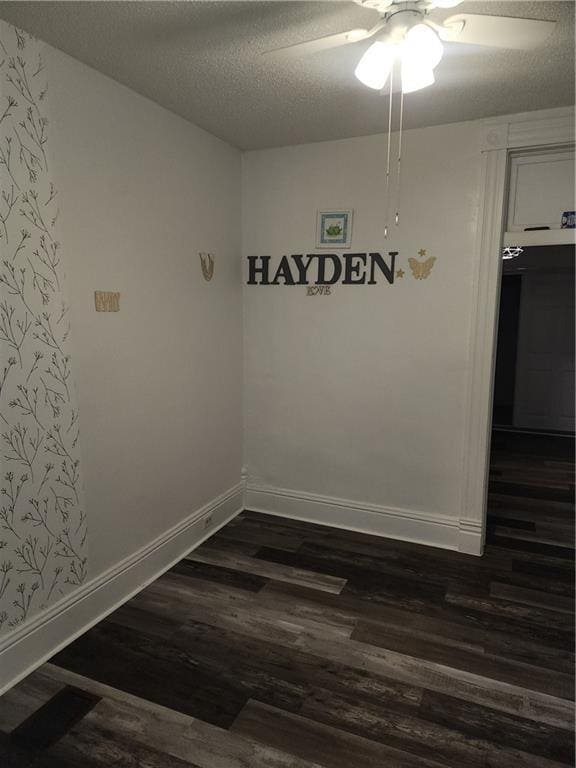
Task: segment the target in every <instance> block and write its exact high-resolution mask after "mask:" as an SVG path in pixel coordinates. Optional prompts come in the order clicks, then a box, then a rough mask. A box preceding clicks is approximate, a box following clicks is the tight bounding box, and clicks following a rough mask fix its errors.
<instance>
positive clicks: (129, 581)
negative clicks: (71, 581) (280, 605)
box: [0, 483, 244, 695]
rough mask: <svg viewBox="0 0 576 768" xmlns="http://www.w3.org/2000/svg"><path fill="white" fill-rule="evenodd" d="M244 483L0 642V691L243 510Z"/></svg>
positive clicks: (109, 611)
mask: <svg viewBox="0 0 576 768" xmlns="http://www.w3.org/2000/svg"><path fill="white" fill-rule="evenodd" d="M243 491H244V484H243V483H239V484H238V485H236V486H235V487H234V488H231V489H230V490H228V491H226V492H225V493H223V494H222V495H221V496H219V497H218V498H216V499H213V500H212V501H211V502H209V503H208V504H205V505H204V506H203V507H202V508H201V509H198V510H196V511H195V512H193V513H192V514H191V515H189V516H188V517H187V518H186V519H185V520H183V521H182V522H180V523H178V524H177V525H175V526H174V527H172V528H170V529H169V530H168V531H166V532H165V533H163V534H162V535H161V536H159V537H158V538H156V539H154V541H152V542H150V543H149V544H147V545H146V546H144V547H142V548H141V549H139V550H138V551H137V552H135V553H134V554H132V555H130V556H129V557H127V558H125V559H124V560H122V561H120V562H119V563H117V564H116V565H114V566H112V567H111V568H110V569H108V570H107V571H105V572H104V573H101V574H100V575H99V576H97V577H96V578H94V579H91V580H90V581H88V582H87V583H86V584H83V585H82V586H81V587H79V588H78V589H77V590H76V591H75V592H72V593H71V594H69V595H66V597H64V598H62V600H59V601H58V602H57V603H55V604H54V605H52V606H50V607H49V608H47V609H46V610H45V611H42V613H39V614H38V615H37V616H35V617H34V618H33V619H32V620H31V621H30V622H28V623H26V624H24V625H22V626H20V627H17V628H16V629H15V630H14V631H13V632H10V633H9V634H8V635H6V636H5V637H3V638H2V641H1V642H0V695H1V694H2V693H4V691H6V690H8V688H11V687H12V686H13V685H15V684H16V683H17V682H19V681H20V680H22V679H23V678H24V677H26V675H29V674H30V673H31V672H33V671H34V669H36V667H39V666H40V665H41V664H43V663H44V662H45V661H47V660H48V659H49V658H50V657H51V656H53V655H54V654H55V653H57V652H58V651H59V650H61V649H62V648H64V647H65V646H66V645H68V643H70V642H72V641H73V640H75V639H76V638H77V637H79V636H80V635H81V634H83V633H84V632H86V630H88V629H90V627H92V626H94V624H97V623H98V622H99V621H101V620H102V619H103V618H104V617H105V616H107V615H108V614H109V613H112V611H114V610H115V609H116V608H118V607H119V606H120V605H122V603H125V602H126V601H127V600H129V599H130V598H131V597H133V596H134V595H135V594H136V593H137V592H140V590H142V589H143V588H144V587H146V586H147V585H148V584H150V583H151V582H152V581H154V580H155V579H157V578H158V577H159V576H161V575H162V573H164V572H165V571H167V570H168V569H169V568H171V567H172V566H173V565H174V564H175V563H177V562H178V561H179V560H181V559H182V558H183V557H184V555H186V554H187V553H188V552H190V551H191V550H192V549H194V548H195V547H197V546H199V545H200V544H201V543H202V542H203V541H205V540H206V539H207V538H209V537H210V536H212V534H214V533H215V532H216V531H217V530H218V529H220V528H222V526H224V525H226V523H228V522H229V521H230V520H232V519H233V518H234V517H236V515H238V514H239V513H240V512H241V511H242V509H243Z"/></svg>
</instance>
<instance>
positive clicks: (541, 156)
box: [506, 150, 575, 235]
mask: <svg viewBox="0 0 576 768" xmlns="http://www.w3.org/2000/svg"><path fill="white" fill-rule="evenodd" d="M574 207H575V206H574V150H553V151H549V152H531V153H528V154H522V155H516V156H513V157H512V158H511V161H510V194H509V203H508V219H507V226H506V231H507V233H512V232H522V231H523V230H525V229H526V228H527V227H549V228H550V229H551V230H559V229H560V225H561V220H562V213H563V212H564V211H573V210H574ZM572 231H573V230H572ZM565 234H566V235H568V234H569V233H565Z"/></svg>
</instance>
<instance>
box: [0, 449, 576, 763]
mask: <svg viewBox="0 0 576 768" xmlns="http://www.w3.org/2000/svg"><path fill="white" fill-rule="evenodd" d="M573 468H574V466H573V453H572V452H571V448H570V445H569V444H568V441H565V443H564V444H563V445H562V443H557V442H554V441H553V440H552V441H548V440H540V441H538V440H536V441H532V442H531V441H530V439H527V438H514V437H513V436H498V437H497V438H496V439H495V440H494V448H493V460H492V467H491V487H490V505H489V506H490V522H489V534H488V546H487V549H486V554H485V556H484V557H483V558H481V559H480V558H474V557H469V556H466V555H460V554H458V553H455V552H447V551H442V550H438V549H432V548H428V547H423V546H418V545H415V544H408V543H403V542H396V541H391V540H385V539H380V538H376V537H372V536H367V535H362V534H358V533H351V532H345V531H340V530H336V529H332V528H324V527H320V526H316V525H311V524H306V523H301V522H297V521H290V520H287V519H283V518H279V517H270V516H264V515H259V514H255V513H251V512H245V513H243V514H242V515H241V516H240V517H239V518H237V519H236V520H235V521H233V522H232V523H230V524H229V525H228V526H226V527H225V528H224V529H223V530H222V531H220V532H219V533H218V534H217V535H216V536H215V537H213V538H212V539H210V540H209V541H208V542H207V543H205V544H204V545H202V546H201V547H200V548H199V549H198V550H196V551H195V552H193V553H192V554H191V555H190V556H189V558H187V559H185V560H183V561H181V562H180V563H179V564H178V565H176V566H175V567H174V568H172V570H171V571H169V572H168V573H166V574H165V575H164V576H162V577H161V578H160V579H158V580H157V581H156V582H155V583H154V584H152V585H151V586H149V587H148V588H147V589H145V590H144V591H143V592H141V593H140V594H139V595H137V596H136V597H135V598H133V599H132V600H131V601H130V602H129V603H127V604H126V605H125V606H123V607H122V608H120V609H119V610H117V611H116V612H115V613H113V614H112V615H111V616H110V617H108V619H106V620H105V621H103V622H102V623H101V624H99V625H98V626H96V627H94V628H93V629H92V630H90V631H89V632H87V633H86V634H85V635H84V636H83V637H81V638H80V639H78V640H77V641H76V642H74V643H72V644H71V645H70V646H69V647H68V648H66V649H65V650H64V651H62V652H61V653H60V654H58V655H57V656H56V657H55V658H54V659H53V660H52V663H50V664H46V665H44V666H43V667H41V668H40V669H39V670H38V671H37V672H35V673H34V674H32V675H31V676H30V677H29V678H27V679H26V680H25V681H23V682H22V683H20V684H19V685H18V686H16V687H15V688H14V689H12V690H11V691H9V692H8V693H7V694H6V695H5V696H4V697H2V698H1V699H0V765H1V766H2V768H56V767H57V766H61V767H62V768H72V767H74V768H110V766H121V767H122V768H137V767H138V766H142V767H143V768H144V767H145V768H168V766H170V767H171V768H190V767H191V766H192V767H194V766H195V767H196V768H320V767H322V768H364V767H368V768H371V767H374V768H440V766H452V767H453V768H463V767H464V766H467V767H468V766H470V767H471V768H554V766H556V767H557V768H558V766H566V765H573V764H574V741H573V716H574V710H573V691H574V689H573V630H574V624H573V618H574V614H573V597H574V595H573V586H574V585H573V560H574V547H573V544H574V507H573V490H574V488H573Z"/></svg>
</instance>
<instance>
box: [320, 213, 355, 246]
mask: <svg viewBox="0 0 576 768" xmlns="http://www.w3.org/2000/svg"><path fill="white" fill-rule="evenodd" d="M353 217H354V209H353V208H329V209H322V210H319V211H318V214H317V219H316V247H317V248H332V249H333V250H334V249H339V248H350V246H351V245H352V220H353Z"/></svg>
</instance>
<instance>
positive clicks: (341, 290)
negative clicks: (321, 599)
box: [243, 123, 481, 546]
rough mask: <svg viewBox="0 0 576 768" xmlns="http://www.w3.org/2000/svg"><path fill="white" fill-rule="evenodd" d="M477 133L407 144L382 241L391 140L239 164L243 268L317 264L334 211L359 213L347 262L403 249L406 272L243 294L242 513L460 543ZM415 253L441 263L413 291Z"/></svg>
mask: <svg viewBox="0 0 576 768" xmlns="http://www.w3.org/2000/svg"><path fill="white" fill-rule="evenodd" d="M479 132H480V128H479V125H478V124H473V123H464V124H455V125H446V126H440V127H433V128H426V129H421V130H414V131H409V132H407V133H406V134H405V135H404V165H403V172H402V199H401V217H402V218H401V226H400V227H399V228H398V229H397V230H394V229H393V231H392V234H391V236H390V237H389V239H388V240H387V241H386V240H384V237H383V228H384V181H383V170H384V167H385V157H386V138H385V136H370V137H366V138H358V139H350V140H344V141H336V142H325V143H321V144H310V145H305V146H297V147H288V148H282V149H275V150H266V151H258V152H251V153H248V154H246V155H245V156H244V160H243V163H244V164H243V174H244V177H243V253H244V256H245V257H247V256H249V255H271V256H272V261H273V262H276V263H277V262H278V260H279V259H280V257H281V256H282V255H284V254H293V253H314V252H318V251H317V250H316V249H315V223H316V221H315V219H316V210H317V209H318V208H330V207H331V206H334V207H337V206H342V207H352V208H354V209H355V218H354V231H353V242H352V249H351V251H352V252H355V251H357V252H364V251H368V250H372V251H374V250H375V251H380V252H382V253H384V252H387V251H389V250H398V251H399V254H400V255H399V257H398V262H399V263H397V267H398V266H401V268H402V269H403V270H405V272H406V274H405V276H404V277H403V278H402V279H400V280H398V279H397V280H396V282H395V284H394V285H388V284H387V283H386V282H385V281H383V280H381V281H380V284H378V285H376V286H368V285H364V286H362V285H360V286H351V285H349V286H344V285H336V286H334V287H333V288H332V294H331V295H330V296H314V297H310V296H307V295H306V288H304V287H298V286H295V287H287V286H283V285H280V286H262V285H255V286H252V285H251V286H248V285H245V286H244V302H245V306H244V323H245V339H244V348H245V364H244V365H245V373H244V375H245V435H246V437H245V446H246V447H245V460H246V464H247V467H248V476H249V483H250V486H251V488H252V490H251V492H250V493H249V494H248V505H249V506H253V507H258V508H262V509H268V510H270V511H276V512H283V513H288V514H294V515H296V516H303V517H310V518H311V519H317V520H321V521H323V522H328V523H334V524H338V523H340V524H346V525H351V526H354V527H358V528H367V529H370V530H375V531H378V532H382V533H386V534H388V535H398V536H406V537H409V538H414V539H417V540H423V541H427V542H428V543H438V544H442V545H444V546H457V545H458V530H457V523H458V517H459V515H460V513H461V502H462V492H463V488H462V476H461V462H462V454H463V451H464V450H465V446H464V444H463V435H464V409H465V402H464V399H465V391H466V376H467V366H468V361H469V350H468V339H469V326H470V311H469V308H470V301H471V281H472V266H473V254H474V243H475V236H476V228H477V215H478V200H479V192H480V162H481V155H480V146H479ZM420 248H425V249H427V252H428V254H427V255H428V256H435V257H436V258H437V261H436V263H435V265H434V268H433V271H432V273H431V275H430V277H429V278H428V279H426V280H418V281H417V280H415V279H414V278H413V277H412V276H411V274H410V270H409V267H408V258H409V257H414V256H416V254H417V251H418V250H419V249H420ZM245 280H246V276H245ZM278 489H283V490H282V491H281V492H280V493H278ZM286 491H287V493H286ZM320 502H321V503H320ZM368 513H369V514H368Z"/></svg>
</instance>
